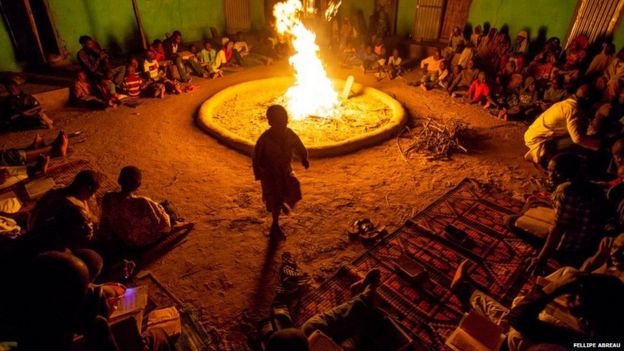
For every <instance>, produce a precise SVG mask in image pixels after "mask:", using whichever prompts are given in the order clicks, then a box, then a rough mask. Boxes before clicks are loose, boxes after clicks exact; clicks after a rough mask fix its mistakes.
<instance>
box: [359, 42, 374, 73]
mask: <svg viewBox="0 0 624 351" xmlns="http://www.w3.org/2000/svg"><path fill="white" fill-rule="evenodd" d="M360 60H361V61H362V70H364V73H366V72H367V71H369V70H372V69H374V68H375V65H376V63H377V55H375V53H374V52H373V48H372V47H371V46H370V45H367V46H365V47H364V51H362V53H361V54H360Z"/></svg>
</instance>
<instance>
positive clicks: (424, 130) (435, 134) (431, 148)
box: [397, 118, 468, 161]
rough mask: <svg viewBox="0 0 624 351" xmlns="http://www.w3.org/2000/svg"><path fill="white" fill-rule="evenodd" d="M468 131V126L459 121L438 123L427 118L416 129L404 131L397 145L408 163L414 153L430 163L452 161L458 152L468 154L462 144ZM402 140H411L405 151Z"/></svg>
mask: <svg viewBox="0 0 624 351" xmlns="http://www.w3.org/2000/svg"><path fill="white" fill-rule="evenodd" d="M467 130H468V127H467V125H466V124H465V123H464V122H462V121H459V120H449V121H438V120H434V119H431V118H427V119H425V120H421V121H419V122H418V124H417V125H416V126H415V128H413V129H409V128H406V129H405V130H403V132H402V133H400V134H399V136H398V138H397V145H398V147H399V152H401V155H402V157H403V158H404V159H405V160H406V161H407V160H408V159H409V157H410V154H412V153H413V152H417V153H421V154H424V155H425V157H426V159H427V160H429V161H431V160H450V159H451V155H452V154H453V153H454V152H456V151H462V152H464V153H468V149H466V148H465V147H464V146H463V145H462V144H461V142H460V140H461V138H462V136H463V135H465V133H466V131H467ZM406 131H407V133H406ZM401 138H403V139H411V140H412V143H411V144H410V145H409V146H408V147H407V148H406V149H403V148H402V146H401V141H400V139H401Z"/></svg>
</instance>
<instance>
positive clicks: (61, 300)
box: [0, 133, 193, 350]
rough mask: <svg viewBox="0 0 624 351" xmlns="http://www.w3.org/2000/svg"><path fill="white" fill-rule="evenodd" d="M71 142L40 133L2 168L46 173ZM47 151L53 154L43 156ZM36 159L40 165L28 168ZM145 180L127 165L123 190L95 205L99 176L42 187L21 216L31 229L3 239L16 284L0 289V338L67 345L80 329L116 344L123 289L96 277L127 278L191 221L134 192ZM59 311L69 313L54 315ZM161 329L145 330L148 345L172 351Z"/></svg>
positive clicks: (1, 260)
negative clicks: (111, 321)
mask: <svg viewBox="0 0 624 351" xmlns="http://www.w3.org/2000/svg"><path fill="white" fill-rule="evenodd" d="M67 146H68V139H67V136H65V135H64V134H63V133H61V134H59V137H58V138H57V140H55V141H54V142H53V143H52V144H51V145H49V146H45V145H44V144H43V140H41V138H38V139H36V140H35V143H34V144H33V145H32V146H30V147H28V148H26V149H24V150H7V151H4V152H2V154H0V159H1V160H2V162H3V166H2V168H0V169H2V170H4V169H11V167H12V168H17V167H22V168H23V169H24V170H23V172H24V173H27V174H28V175H30V174H36V173H44V172H45V168H46V165H47V161H48V160H49V157H50V156H53V157H54V156H62V155H64V154H65V153H66V151H67ZM45 153H47V155H50V156H45V158H44V159H41V157H43V156H39V155H44V154H45ZM33 155H35V156H33ZM32 162H37V163H36V165H35V166H26V165H28V164H29V163H32ZM5 163H6V164H7V165H9V164H16V165H15V166H4V164H5ZM20 165H23V166H20ZM2 174H3V178H4V173H2ZM3 181H4V179H3ZM141 182H142V172H141V170H139V169H138V168H137V167H134V166H127V167H124V168H123V169H122V170H121V172H120V174H119V179H118V183H119V186H120V190H119V191H111V192H107V193H105V194H103V196H102V198H101V205H100V206H98V207H97V208H98V209H99V211H98V210H96V208H95V207H93V206H92V204H91V203H92V200H93V199H94V197H95V195H96V193H97V192H98V190H99V189H100V183H101V176H100V175H99V174H98V173H96V172H94V171H91V170H84V171H81V172H79V173H78V174H77V175H76V176H75V178H74V180H73V181H72V182H71V184H69V185H68V186H66V187H63V188H58V189H52V190H50V191H48V192H47V193H45V195H43V196H42V197H41V198H40V199H39V200H38V201H37V202H36V204H35V206H34V208H33V209H32V210H31V211H30V213H29V216H28V218H27V219H19V218H18V219H16V223H17V224H19V225H20V226H23V227H24V228H26V230H25V231H24V232H23V234H21V235H19V236H17V237H16V238H15V239H11V240H3V241H2V243H1V244H2V245H0V276H2V277H3V281H11V282H14V283H15V285H14V287H15V288H14V289H2V293H0V295H1V296H0V297H1V300H2V301H3V302H2V303H1V304H0V310H1V311H2V313H0V337H7V335H6V333H7V332H8V333H9V334H8V335H10V338H15V339H16V340H17V341H18V344H19V346H20V348H19V349H20V350H41V349H44V348H47V349H54V350H68V349H69V345H71V342H72V339H73V337H72V336H73V335H74V334H81V335H84V336H85V337H86V339H87V343H92V345H94V346H95V348H94V349H97V350H119V348H118V347H117V345H116V341H115V338H114V337H113V334H112V332H111V330H110V327H109V325H108V318H109V316H110V315H111V313H112V312H113V311H114V309H115V304H116V303H117V302H116V301H118V297H119V296H120V294H123V291H125V289H123V288H122V289H121V290H120V289H119V288H117V287H116V286H117V285H114V284H113V285H111V284H110V283H107V284H104V285H100V284H95V282H96V280H97V279H98V277H100V276H101V275H105V277H106V278H104V279H114V280H124V279H127V278H129V277H130V276H131V275H132V271H133V270H134V269H135V267H136V264H138V263H139V262H140V260H141V259H142V255H143V254H144V253H147V252H149V250H150V249H152V248H154V247H156V245H158V244H159V243H161V242H163V241H165V240H166V239H167V238H168V237H170V236H171V235H173V234H174V233H180V232H184V231H186V232H188V231H189V230H191V229H192V227H193V225H192V224H191V223H183V222H181V219H180V218H179V217H178V216H177V214H176V213H175V211H174V210H173V209H172V206H171V205H170V204H169V203H168V202H166V201H165V202H162V203H158V202H155V201H154V200H152V199H150V198H148V197H145V196H140V195H137V194H136V193H137V190H138V189H139V188H140V186H141ZM3 239H4V238H3ZM135 262H136V263H135ZM31 279H36V280H31ZM98 281H100V282H101V280H98ZM33 284H35V285H36V286H35V285H33ZM7 301H11V303H10V304H7V303H6V302H7ZM33 301H36V303H35V304H34V305H33ZM89 306H91V307H89ZM61 315H64V316H68V317H67V318H62V319H57V318H58V316H61ZM69 316H75V318H70V317H69ZM15 321H17V323H15ZM156 332H157V333H158V335H151V334H150V335H144V340H145V341H146V348H145V350H168V348H158V347H164V346H163V344H168V343H169V340H167V338H166V335H165V334H163V333H161V332H158V331H156ZM150 333H154V330H152V331H151V332H150ZM15 339H13V340H15ZM9 340H11V339H9ZM150 344H151V345H160V346H158V347H156V346H154V347H153V348H150V347H148V345H150Z"/></svg>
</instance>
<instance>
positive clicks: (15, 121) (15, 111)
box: [0, 81, 54, 129]
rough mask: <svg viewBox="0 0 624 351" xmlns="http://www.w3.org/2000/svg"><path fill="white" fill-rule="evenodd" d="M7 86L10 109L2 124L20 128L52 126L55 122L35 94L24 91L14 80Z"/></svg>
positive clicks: (0, 122)
mask: <svg viewBox="0 0 624 351" xmlns="http://www.w3.org/2000/svg"><path fill="white" fill-rule="evenodd" d="M5 86H6V89H7V91H8V92H9V98H8V103H9V106H8V108H9V111H8V116H7V119H6V120H5V121H0V126H1V124H6V125H7V126H8V127H12V128H18V129H32V128H42V127H43V128H52V126H53V124H54V123H53V122H52V120H51V119H50V117H48V115H47V114H46V113H45V111H44V110H43V108H42V107H41V104H40V103H39V101H38V100H37V99H36V98H35V97H34V96H32V95H30V94H27V93H25V92H24V91H22V89H21V88H20V87H19V85H18V84H17V83H16V82H14V81H9V82H8V83H6V84H5Z"/></svg>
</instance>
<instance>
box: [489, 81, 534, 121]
mask: <svg viewBox="0 0 624 351" xmlns="http://www.w3.org/2000/svg"><path fill="white" fill-rule="evenodd" d="M537 103H538V93H537V87H536V84H535V79H533V77H529V78H527V80H526V82H525V84H524V87H523V88H522V89H521V91H520V93H519V94H517V103H516V104H515V105H514V106H509V108H503V109H501V110H500V112H499V114H498V118H501V119H504V120H509V119H513V120H522V119H531V118H532V117H535V116H536V115H537V114H538V113H539V112H541V111H540V109H539V107H538V105H537Z"/></svg>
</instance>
